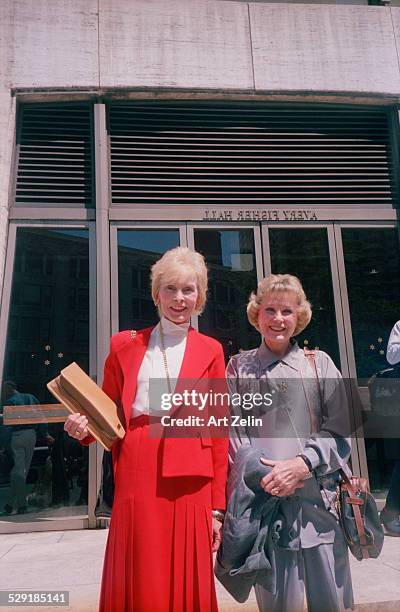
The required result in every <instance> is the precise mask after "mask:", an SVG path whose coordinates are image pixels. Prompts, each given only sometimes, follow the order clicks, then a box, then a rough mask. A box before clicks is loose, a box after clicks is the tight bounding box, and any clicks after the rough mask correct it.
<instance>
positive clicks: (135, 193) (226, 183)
mask: <svg viewBox="0 0 400 612" xmlns="http://www.w3.org/2000/svg"><path fill="white" fill-rule="evenodd" d="M109 130H110V141H111V173H112V174H111V181H112V202H113V204H114V205H119V206H121V205H126V206H129V205H135V204H143V203H149V202H151V203H163V202H164V203H166V204H175V203H178V204H179V203H181V204H191V203H192V204H193V203H199V204H203V205H205V204H212V203H214V204H223V205H224V204H229V203H231V204H233V203H240V204H249V205H251V204H264V205H273V204H287V205H291V206H301V205H307V203H312V204H314V205H327V206H329V205H333V204H342V205H350V206H351V205H354V204H363V205H366V204H369V205H380V204H388V203H390V202H391V200H392V194H391V187H390V179H389V167H388V140H389V136H388V121H387V115H386V112H385V111H384V110H381V109H377V110H376V109H339V108H337V107H336V108H332V107H329V106H326V107H324V108H322V107H321V106H318V107H314V108H312V107H308V108H305V107H298V108H296V107H293V106H291V107H285V106H281V107H274V106H268V105H266V104H265V105H260V104H255V103H254V104H251V105H250V104H247V105H243V104H242V105H237V104H230V105H227V104H226V103H223V104H222V103H221V104H218V103H199V102H198V103H194V102H190V103H187V102H182V103H178V102H174V103H168V102H165V103H160V102H157V103H151V102H149V103H143V102H141V103H129V104H123V103H120V104H112V105H110V107H109Z"/></svg>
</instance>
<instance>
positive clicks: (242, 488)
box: [215, 445, 282, 602]
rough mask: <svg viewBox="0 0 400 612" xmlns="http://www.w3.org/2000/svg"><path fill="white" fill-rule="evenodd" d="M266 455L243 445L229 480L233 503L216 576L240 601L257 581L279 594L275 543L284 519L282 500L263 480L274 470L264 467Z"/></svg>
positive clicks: (227, 519) (231, 502)
mask: <svg viewBox="0 0 400 612" xmlns="http://www.w3.org/2000/svg"><path fill="white" fill-rule="evenodd" d="M262 456H265V455H264V452H263V451H262V450H259V449H254V448H252V447H250V446H247V445H246V446H242V447H241V448H240V449H239V450H238V452H237V453H236V457H235V462H234V464H233V466H232V469H231V472H230V475H229V480H228V497H229V503H228V508H227V512H226V515H225V521H224V525H223V531H222V544H221V547H220V549H219V551H218V555H217V559H216V562H215V575H216V577H217V578H218V580H219V581H220V582H221V583H222V584H223V585H224V587H225V588H226V589H227V591H228V592H229V593H230V594H231V595H232V597H234V598H235V599H236V600H237V601H239V602H244V601H246V600H247V598H248V596H249V593H250V590H251V587H252V586H253V584H254V583H255V582H258V583H260V584H262V585H263V586H264V587H265V588H266V589H268V590H269V591H271V592H273V593H274V592H275V562H274V542H276V541H277V540H278V539H279V531H280V529H281V527H282V520H281V519H280V517H279V507H280V499H279V498H278V497H273V496H271V495H268V494H266V493H265V492H264V491H263V490H262V489H261V487H260V480H261V478H263V476H265V475H266V474H267V473H268V472H269V471H270V469H271V468H268V467H267V466H265V465H263V464H262V463H261V462H260V458H261V457H262Z"/></svg>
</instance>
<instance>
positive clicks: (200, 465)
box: [88, 327, 228, 509]
mask: <svg viewBox="0 0 400 612" xmlns="http://www.w3.org/2000/svg"><path fill="white" fill-rule="evenodd" d="M153 329H154V328H153V327H149V328H146V329H143V330H141V331H138V332H132V331H123V332H120V333H118V334H115V336H113V337H112V338H111V348H110V354H109V356H108V357H107V359H106V362H105V366H104V381H103V389H104V391H105V392H106V393H107V395H108V396H109V397H110V398H111V399H112V400H113V401H114V402H115V403H116V404H117V406H118V410H119V417H120V419H121V422H122V423H123V424H124V426H125V428H126V425H127V424H128V423H129V420H130V416H131V410H132V405H133V401H134V399H135V396H136V385H137V376H138V373H139V369H140V366H141V364H142V361H143V357H144V355H145V353H146V350H147V345H148V343H149V339H150V334H151V332H152V330H153ZM179 378H188V379H196V380H197V379H200V378H201V379H204V378H215V379H225V362H224V355H223V351H222V347H221V345H220V343H219V342H217V340H214V339H213V338H210V337H209V336H205V335H203V334H200V333H199V332H197V331H196V330H195V329H193V328H192V327H191V328H189V332H188V337H187V342H186V349H185V353H184V356H183V361H182V366H181V370H180V373H179ZM88 442H89V440H88ZM120 449H121V441H118V442H116V443H115V444H114V446H113V449H112V453H113V460H114V469H116V466H117V463H118V457H119V452H120ZM227 467H228V439H227V437H225V438H221V437H219V438H217V437H214V438H207V437H203V436H200V437H191V438H170V437H166V438H164V446H163V461H162V475H163V476H167V477H168V476H205V477H209V478H212V507H213V508H221V509H224V508H225V505H226V496H225V486H226V479H227Z"/></svg>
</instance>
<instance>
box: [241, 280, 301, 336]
mask: <svg viewBox="0 0 400 612" xmlns="http://www.w3.org/2000/svg"><path fill="white" fill-rule="evenodd" d="M278 292H279V293H292V294H294V295H295V296H296V298H297V325H296V329H295V330H294V333H293V335H294V336H297V334H299V333H300V332H302V331H303V329H305V328H306V327H307V325H308V324H309V322H310V321H311V316H312V310H311V304H310V302H309V301H308V300H307V297H306V294H305V293H304V289H303V287H302V284H301V282H300V281H299V279H298V278H297V276H292V275H291V274H270V275H269V276H267V277H266V278H263V279H262V280H261V281H260V282H259V283H258V287H257V292H256V293H252V294H251V296H250V299H249V303H248V304H247V318H248V319H249V321H250V323H251V324H252V325H253V326H254V327H255V328H256V329H257V330H258V331H260V327H259V325H258V313H259V310H260V304H261V301H262V300H263V298H264V297H265V296H266V295H269V294H273V293H278Z"/></svg>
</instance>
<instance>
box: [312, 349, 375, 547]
mask: <svg viewBox="0 0 400 612" xmlns="http://www.w3.org/2000/svg"><path fill="white" fill-rule="evenodd" d="M303 350H304V355H305V356H306V358H307V359H308V362H309V364H310V365H311V368H312V370H313V372H314V374H315V378H316V379H317V383H318V393H319V399H320V402H321V410H322V407H323V401H322V392H321V386H320V383H319V376H318V370H317V364H316V363H315V353H316V351H312V350H310V349H308V348H307V347H304V349H303ZM306 401H307V404H309V399H308V397H307V395H306ZM309 412H310V415H314V413H313V411H312V409H311V406H309ZM314 418H315V417H314ZM339 472H340V476H341V479H342V484H341V488H345V490H347V492H348V494H349V495H348V497H346V503H347V504H350V505H351V507H352V510H353V514H354V520H355V523H356V528H357V532H358V537H359V541H360V546H361V552H362V556H363V559H368V558H369V553H368V543H367V537H366V534H365V526H364V521H363V517H362V515H361V509H360V508H361V506H363V505H364V503H365V502H364V499H362V498H361V497H359V496H358V495H357V492H356V490H355V489H354V488H353V485H352V482H351V479H350V478H349V477H348V476H347V474H346V472H345V471H344V470H343V469H342V468H340V470H339ZM353 480H355V481H356V482H357V483H358V485H359V488H360V489H361V490H363V488H364V492H365V487H363V482H362V481H363V480H364V479H360V478H357V477H355V478H354V479H353Z"/></svg>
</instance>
